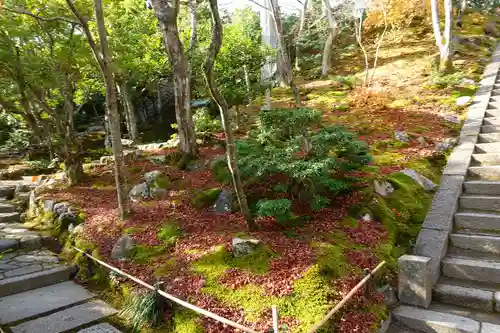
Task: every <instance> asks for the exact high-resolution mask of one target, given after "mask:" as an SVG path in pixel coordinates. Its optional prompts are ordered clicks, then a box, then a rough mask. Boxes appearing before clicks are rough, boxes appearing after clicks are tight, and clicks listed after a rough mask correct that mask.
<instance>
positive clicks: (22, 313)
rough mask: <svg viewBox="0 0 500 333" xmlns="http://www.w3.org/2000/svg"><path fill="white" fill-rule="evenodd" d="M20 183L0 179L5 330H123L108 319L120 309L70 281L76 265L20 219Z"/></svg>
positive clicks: (0, 290)
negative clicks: (47, 246)
mask: <svg viewBox="0 0 500 333" xmlns="http://www.w3.org/2000/svg"><path fill="white" fill-rule="evenodd" d="M18 184H19V182H12V181H9V182H5V181H0V332H2V333H63V332H82V333H121V332H120V331H119V330H118V329H116V328H115V327H113V326H112V325H110V324H109V323H106V322H103V321H105V320H107V318H108V317H110V316H113V315H115V314H116V313H117V312H118V311H117V310H116V309H114V308H113V307H111V306H109V305H108V304H106V303H105V302H103V301H102V300H99V299H96V297H95V295H93V294H92V293H90V292H89V291H87V290H86V289H85V288H83V287H82V286H79V285H77V284H76V283H74V282H72V281H69V280H70V276H71V274H72V272H73V268H72V267H70V266H68V265H65V264H64V263H63V262H61V261H60V260H59V258H58V257H57V255H56V254H54V253H53V252H51V251H49V250H48V249H45V248H44V237H42V235H40V234H39V233H38V232H35V231H31V230H29V229H28V228H27V227H26V226H24V225H23V224H22V223H21V214H20V212H18V210H17V207H16V206H15V205H13V204H11V203H10V200H11V199H13V198H14V197H17V196H26V193H25V192H24V191H20V187H19V186H18ZM21 189H23V187H21ZM24 189H26V187H24ZM28 190H29V188H28Z"/></svg>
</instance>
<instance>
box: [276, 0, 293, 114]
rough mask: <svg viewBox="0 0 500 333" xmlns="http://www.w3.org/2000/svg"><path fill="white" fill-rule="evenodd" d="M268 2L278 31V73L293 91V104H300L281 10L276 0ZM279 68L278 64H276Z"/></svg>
mask: <svg viewBox="0 0 500 333" xmlns="http://www.w3.org/2000/svg"><path fill="white" fill-rule="evenodd" d="M269 4H270V5H271V11H272V14H273V19H274V23H275V25H276V31H277V32H278V64H280V63H281V65H282V66H281V71H282V73H280V74H281V75H282V76H283V79H284V81H285V82H286V84H288V85H289V86H290V88H291V89H292V92H293V96H294V98H295V106H296V107H299V106H300V96H299V89H298V88H297V85H296V84H295V82H294V81H293V69H292V63H291V60H290V56H289V54H288V49H287V46H286V41H285V32H284V29H283V22H282V20H281V10H280V7H279V5H278V0H269ZM278 68H280V66H278Z"/></svg>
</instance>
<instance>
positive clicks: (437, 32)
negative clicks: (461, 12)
mask: <svg viewBox="0 0 500 333" xmlns="http://www.w3.org/2000/svg"><path fill="white" fill-rule="evenodd" d="M431 12H432V28H433V30H434V38H435V40H436V45H437V47H438V49H439V71H440V72H442V73H450V72H453V63H452V61H451V56H452V43H451V39H452V33H451V28H452V18H453V6H452V0H444V31H443V33H441V27H440V23H439V7H438V0H431Z"/></svg>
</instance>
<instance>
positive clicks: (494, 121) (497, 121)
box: [483, 118, 500, 126]
mask: <svg viewBox="0 0 500 333" xmlns="http://www.w3.org/2000/svg"><path fill="white" fill-rule="evenodd" d="M483 125H494V126H498V125H500V118H484V120H483Z"/></svg>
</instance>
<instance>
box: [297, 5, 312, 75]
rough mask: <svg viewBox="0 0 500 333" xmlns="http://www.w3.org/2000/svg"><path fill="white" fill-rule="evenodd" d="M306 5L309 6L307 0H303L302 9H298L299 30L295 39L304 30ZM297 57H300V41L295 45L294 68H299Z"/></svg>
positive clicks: (298, 37)
mask: <svg viewBox="0 0 500 333" xmlns="http://www.w3.org/2000/svg"><path fill="white" fill-rule="evenodd" d="M308 6H309V0H304V3H303V4H302V10H301V11H300V24H299V31H298V33H297V39H300V37H301V36H302V32H303V31H304V28H305V26H306V17H307V8H308ZM299 59H300V43H297V42H296V45H295V69H296V70H299V69H300V64H299V62H300V61H299Z"/></svg>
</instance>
